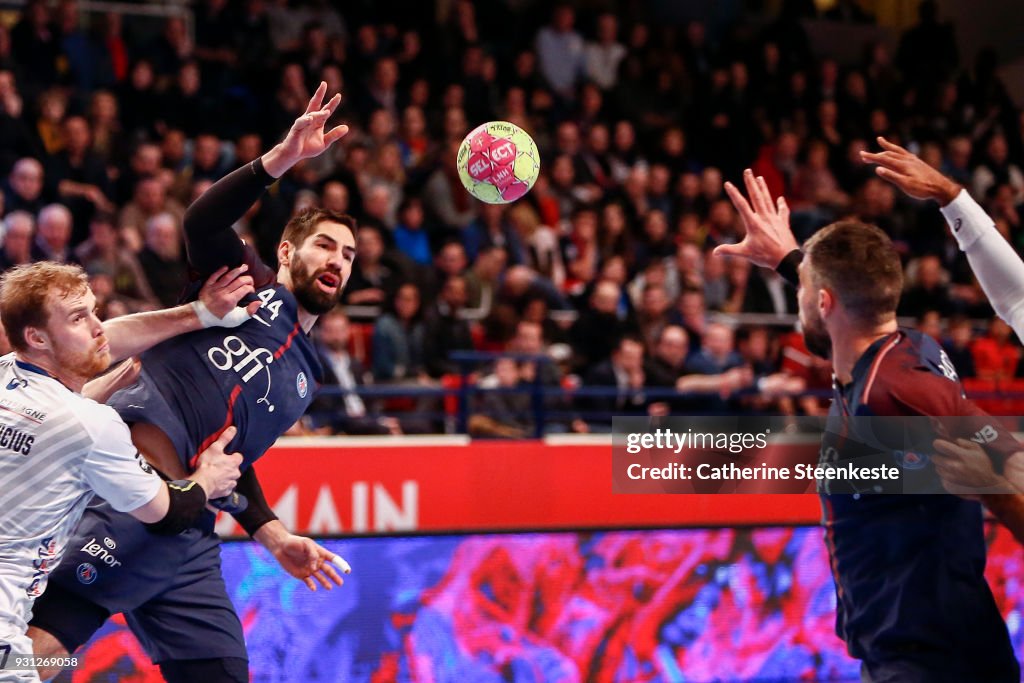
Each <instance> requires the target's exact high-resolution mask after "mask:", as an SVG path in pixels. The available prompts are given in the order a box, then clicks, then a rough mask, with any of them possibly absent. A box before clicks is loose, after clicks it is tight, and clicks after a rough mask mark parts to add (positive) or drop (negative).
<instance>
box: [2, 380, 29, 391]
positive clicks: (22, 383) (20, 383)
mask: <svg viewBox="0 0 1024 683" xmlns="http://www.w3.org/2000/svg"><path fill="white" fill-rule="evenodd" d="M27 386H28V380H27V379H21V378H20V377H15V378H14V379H12V380H11V381H10V382H8V383H7V391H14V390H15V389H20V388H22V387H27Z"/></svg>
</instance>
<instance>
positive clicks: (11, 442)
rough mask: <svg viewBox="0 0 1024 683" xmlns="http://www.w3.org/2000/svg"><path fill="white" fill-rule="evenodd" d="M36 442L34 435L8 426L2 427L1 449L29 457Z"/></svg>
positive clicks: (0, 428) (0, 435) (0, 432)
mask: <svg viewBox="0 0 1024 683" xmlns="http://www.w3.org/2000/svg"><path fill="white" fill-rule="evenodd" d="M35 440H36V437H35V436H34V435H32V434H26V433H25V432H23V431H21V430H20V429H15V428H14V427H8V426H3V427H0V448H6V449H7V450H9V451H14V452H15V453H21V454H22V455H28V454H29V453H31V452H32V444H33V443H34V442H35Z"/></svg>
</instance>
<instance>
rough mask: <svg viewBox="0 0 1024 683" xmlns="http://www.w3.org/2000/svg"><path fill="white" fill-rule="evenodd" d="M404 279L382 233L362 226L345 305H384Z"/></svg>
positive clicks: (357, 234) (357, 237)
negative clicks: (387, 250)
mask: <svg viewBox="0 0 1024 683" xmlns="http://www.w3.org/2000/svg"><path fill="white" fill-rule="evenodd" d="M404 279H405V277H404V274H403V273H402V272H401V270H400V269H399V268H398V267H397V266H396V265H395V264H394V263H393V261H392V259H390V258H388V257H387V256H386V254H385V250H384V236H383V235H382V234H381V231H380V229H379V228H377V227H374V226H372V225H363V226H361V227H360V228H359V232H358V233H356V262H355V265H354V266H353V267H352V275H351V276H350V277H349V280H348V285H346V287H345V294H344V298H343V301H344V302H345V303H347V304H358V305H380V304H383V303H384V302H385V301H387V300H388V299H389V298H390V297H391V295H392V293H393V292H394V291H395V290H396V289H398V285H399V283H401V282H402V281H403V280H404Z"/></svg>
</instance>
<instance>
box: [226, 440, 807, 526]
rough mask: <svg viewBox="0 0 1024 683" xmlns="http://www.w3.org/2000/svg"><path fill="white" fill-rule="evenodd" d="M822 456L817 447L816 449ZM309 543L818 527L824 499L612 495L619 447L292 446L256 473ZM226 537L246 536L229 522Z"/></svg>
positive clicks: (460, 443) (275, 452) (273, 454)
mask: <svg viewBox="0 0 1024 683" xmlns="http://www.w3.org/2000/svg"><path fill="white" fill-rule="evenodd" d="M811 447H813V446H811ZM256 471H257V473H258V475H259V478H260V482H261V484H262V486H263V490H264V492H265V493H266V496H267V500H268V501H269V502H270V504H271V505H272V506H273V507H274V510H275V512H276V513H277V514H278V516H279V517H280V518H281V519H282V521H283V522H284V523H285V524H286V525H287V526H288V527H289V528H291V529H292V530H294V531H297V532H299V533H306V534H339V533H340V534H350V533H356V534H359V533H393V532H399V533H407V532H416V531H419V532H467V531H507V530H516V529H519V530H531V529H538V530H542V529H586V528H595V529H599V528H617V527H661V528H664V527H673V526H680V527H689V526H694V527H706V526H735V525H748V524H750V525H775V524H815V523H817V522H818V521H819V520H820V509H819V506H818V500H817V497H816V496H815V495H814V494H803V495H799V494H793V495H782V494H771V495H769V494H764V495H730V494H724V493H723V494H689V495H678V494H675V495H673V494H653V495H651V494H649V495H627V494H616V493H613V492H612V446H611V440H610V438H609V439H606V440H597V441H595V440H592V439H590V440H587V439H584V440H573V441H564V442H542V441H500V442H497V441H491V442H488V441H474V442H468V441H467V440H464V439H461V438H458V437H456V438H452V439H444V438H442V439H437V438H434V439H427V440H418V439H415V438H388V437H383V438H380V439H370V438H346V437H340V438H332V439H304V440H289V439H283V440H282V441H281V442H279V443H278V445H276V446H275V447H274V448H273V449H272V450H271V451H270V452H269V453H268V454H267V455H266V456H264V457H263V458H261V459H260V461H259V462H258V463H257V465H256ZM218 531H219V532H220V533H222V534H237V533H240V529H239V528H238V527H237V525H235V524H234V522H233V521H232V520H231V519H230V518H222V519H221V520H220V523H219V524H218Z"/></svg>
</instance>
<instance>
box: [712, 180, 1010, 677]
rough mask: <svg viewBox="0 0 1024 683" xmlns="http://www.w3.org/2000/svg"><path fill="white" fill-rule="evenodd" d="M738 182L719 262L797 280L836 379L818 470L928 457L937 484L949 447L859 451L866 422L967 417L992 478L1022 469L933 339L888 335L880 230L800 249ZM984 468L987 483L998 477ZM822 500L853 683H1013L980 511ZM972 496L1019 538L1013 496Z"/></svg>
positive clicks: (811, 343) (895, 272)
mask: <svg viewBox="0 0 1024 683" xmlns="http://www.w3.org/2000/svg"><path fill="white" fill-rule="evenodd" d="M745 179H746V184H747V189H748V192H749V194H750V202H749V203H748V202H747V200H746V199H744V198H743V196H742V195H741V194H740V193H739V191H738V190H737V188H735V187H734V186H732V185H731V184H728V185H727V188H726V189H727V192H728V193H729V195H730V198H731V199H732V201H733V204H734V205H735V206H736V208H737V210H738V211H739V212H740V215H741V217H742V218H743V221H744V223H745V225H746V227H747V237H746V239H745V240H744V242H742V243H740V244H738V245H728V246H725V247H719V248H718V253H720V254H725V255H735V256H742V257H745V258H748V259H750V260H752V261H754V262H755V263H758V264H759V265H766V266H770V267H775V268H776V269H777V270H778V271H779V272H780V273H781V274H783V276H784V277H786V279H788V280H789V281H790V282H791V283H794V284H798V288H799V297H798V298H799V305H800V321H801V324H802V326H803V331H804V336H805V339H806V341H807V347H808V349H809V350H811V351H812V352H813V353H815V354H816V355H820V356H822V357H825V358H828V359H830V360H831V362H832V366H833V372H834V378H835V379H834V388H833V399H832V406H831V409H830V413H829V415H830V429H829V430H828V432H827V433H826V435H825V437H824V438H823V442H822V449H821V462H822V464H827V465H834V464H837V463H841V462H846V461H851V460H858V459H860V458H864V457H865V456H868V455H869V456H870V457H875V458H878V457H882V458H885V459H886V461H887V464H889V465H898V466H901V469H902V475H903V476H904V477H910V476H913V474H914V473H913V472H911V470H916V469H921V468H927V464H928V463H929V462H932V463H934V468H933V469H928V470H927V471H929V472H930V473H931V475H932V476H936V475H940V474H941V472H939V470H940V469H941V468H943V467H946V466H947V464H948V461H949V460H950V458H948V457H944V454H946V455H948V454H949V449H950V448H951V447H953V446H954V444H951V443H949V442H945V443H944V444H939V443H938V442H936V444H935V445H934V448H935V451H936V452H932V453H926V454H920V455H918V454H916V453H915V459H914V460H913V462H910V461H908V460H906V458H905V456H906V453H905V452H904V451H901V450H899V449H900V448H901V447H903V445H902V443H899V444H896V443H893V444H889V445H888V448H885V449H878V448H877V447H875V448H873V449H866V448H864V446H863V444H864V443H865V442H866V439H865V438H863V432H862V431H861V430H862V425H864V419H863V418H866V417H869V416H904V417H908V416H921V417H933V416H970V417H972V419H977V420H981V421H985V420H988V421H989V422H987V423H986V424H983V425H981V432H983V435H988V434H991V435H992V439H990V440H989V441H990V442H989V443H988V444H987V446H988V448H987V451H986V452H985V455H987V456H988V457H989V458H990V459H991V460H993V461H995V468H994V469H995V470H997V471H998V470H999V469H1000V467H1003V466H1008V464H1009V463H1011V462H1012V463H1014V465H1015V466H1016V465H1019V461H1020V460H1022V459H1024V456H1021V455H1016V454H1015V451H1016V450H1017V449H1018V448H1019V445H1018V444H1017V443H1016V442H1015V441H1014V440H1013V439H1012V437H1011V436H1009V435H1008V434H1006V433H1005V432H1003V431H1002V430H1001V429H1000V428H999V427H998V425H997V424H995V423H994V422H992V421H991V420H990V419H989V418H988V417H987V416H985V415H984V414H983V413H981V411H979V410H978V409H977V408H976V407H974V406H973V404H971V403H970V402H969V401H967V400H966V399H965V398H964V397H963V390H962V387H961V386H960V383H959V380H958V378H957V376H956V372H955V370H954V369H953V368H952V364H951V363H949V360H948V358H945V354H944V353H943V352H942V350H941V348H940V347H939V346H938V344H937V343H936V342H935V341H934V340H933V339H931V338H929V337H927V336H925V335H922V334H920V333H917V332H914V331H909V330H902V329H900V328H899V327H898V326H897V323H896V306H897V303H898V301H899V297H900V293H901V291H902V284H903V275H902V269H901V265H900V260H899V256H898V255H897V253H896V251H895V249H894V248H893V245H892V242H891V240H890V239H889V238H888V237H887V236H886V235H885V233H883V232H882V231H881V230H879V229H878V228H876V227H874V226H870V225H866V224H863V223H860V222H857V221H840V222H838V223H833V224H832V225H829V226H827V227H825V228H823V229H821V230H820V231H818V232H817V233H815V234H814V235H813V236H812V237H811V238H810V239H809V240H808V241H807V243H806V244H805V245H804V248H803V250H802V251H801V250H799V249H797V245H796V241H795V240H794V239H793V236H792V233H791V232H790V230H789V225H788V213H789V212H788V208H787V207H786V203H785V201H784V200H782V199H781V198H779V200H778V201H777V202H772V201H771V197H770V195H769V193H768V190H767V187H766V185H765V184H764V181H763V179H760V178H755V177H754V176H753V174H752V173H750V172H749V171H747V173H746V176H745ZM954 419H956V417H955V418H954ZM957 421H962V420H957ZM975 424H977V423H975ZM901 455H902V456H904V459H903V460H901V459H900V456H901ZM992 469H993V468H990V469H989V472H990V474H992V477H993V478H995V479H1001V477H999V475H995V474H994V473H992ZM1002 484H1003V485H1004V486H1006V489H1004V490H1007V489H1011V488H1012V487H1009V485H1008V482H1006V481H1005V480H1002ZM819 493H820V494H821V501H822V508H823V512H824V514H823V518H824V519H823V523H824V526H825V530H826V534H825V538H826V545H827V546H828V550H829V556H830V560H831V565H832V570H833V577H834V580H835V585H836V600H837V610H836V632H837V634H838V635H839V637H841V638H842V639H843V640H844V641H845V642H846V644H847V649H848V651H849V653H850V655H851V656H853V657H856V658H858V659H860V660H861V663H862V664H861V672H862V679H863V680H865V681H921V682H924V681H950V682H952V681H965V680H985V681H1006V682H1009V681H1014V682H1016V681H1019V679H1020V669H1019V666H1018V664H1017V661H1016V659H1015V656H1014V652H1013V647H1012V644H1011V642H1010V638H1009V633H1008V631H1007V629H1006V625H1005V623H1004V622H1003V620H1002V618H1001V615H1000V613H999V610H998V608H997V606H996V603H995V599H994V598H993V595H992V592H991V590H990V589H989V587H988V584H987V583H986V581H985V576H984V567H985V553H986V548H985V536H984V530H983V525H982V511H981V506H980V505H978V503H977V502H975V501H973V500H967V499H965V498H962V497H958V496H952V495H943V494H940V495H878V494H874V493H870V492H869V493H864V492H854V491H851V490H848V489H844V490H840V489H838V488H837V487H836V486H835V485H834V484H833V483H831V482H828V481H824V482H822V483H821V485H820V486H819ZM981 498H982V499H983V501H984V502H985V504H986V505H987V506H989V507H990V509H992V510H993V511H994V512H996V514H997V515H999V516H1000V518H1001V519H1002V520H1003V521H1004V522H1005V523H1006V524H1007V526H1010V527H1011V529H1013V530H1015V532H1016V533H1018V534H1019V533H1020V530H1021V528H1022V525H1021V521H1022V519H1024V516H1022V515H1021V496H1020V495H983V496H981Z"/></svg>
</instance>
